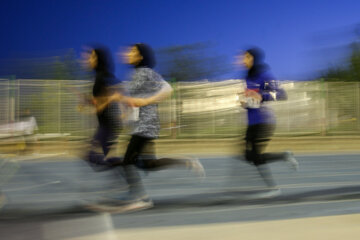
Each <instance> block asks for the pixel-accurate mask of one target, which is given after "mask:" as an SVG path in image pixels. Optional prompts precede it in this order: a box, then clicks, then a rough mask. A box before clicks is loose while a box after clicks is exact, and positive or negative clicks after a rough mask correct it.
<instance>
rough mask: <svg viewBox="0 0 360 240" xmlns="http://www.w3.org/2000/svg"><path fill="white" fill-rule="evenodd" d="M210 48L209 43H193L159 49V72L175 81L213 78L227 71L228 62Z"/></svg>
mask: <svg viewBox="0 0 360 240" xmlns="http://www.w3.org/2000/svg"><path fill="white" fill-rule="evenodd" d="M211 48H212V45H211V44H209V43H193V44H188V45H178V46H171V47H166V48H162V49H159V50H158V55H159V57H158V59H159V62H160V63H159V66H160V72H161V74H162V75H163V76H164V77H165V78H166V79H168V80H172V81H176V82H181V81H197V80H204V79H214V78H216V77H218V76H220V75H222V74H224V73H226V72H228V71H229V70H230V68H229V65H230V64H226V63H225V62H226V61H224V57H223V56H219V55H217V54H212V49H211Z"/></svg>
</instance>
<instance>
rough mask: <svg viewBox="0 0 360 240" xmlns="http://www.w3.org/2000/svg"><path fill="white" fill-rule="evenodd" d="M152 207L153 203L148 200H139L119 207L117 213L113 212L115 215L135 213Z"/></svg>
mask: <svg viewBox="0 0 360 240" xmlns="http://www.w3.org/2000/svg"><path fill="white" fill-rule="evenodd" d="M153 206H154V203H153V201H151V200H150V199H149V200H140V201H136V202H133V203H129V204H127V205H125V206H122V207H119V209H118V211H116V210H115V211H114V212H115V213H116V212H118V213H121V212H135V211H140V210H145V209H148V208H152V207H153Z"/></svg>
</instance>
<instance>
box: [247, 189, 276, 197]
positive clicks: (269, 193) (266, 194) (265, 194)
mask: <svg viewBox="0 0 360 240" xmlns="http://www.w3.org/2000/svg"><path fill="white" fill-rule="evenodd" d="M280 195H281V189H280V188H275V189H270V190H269V191H266V192H261V193H256V194H254V195H252V196H253V197H255V198H273V197H277V196H280Z"/></svg>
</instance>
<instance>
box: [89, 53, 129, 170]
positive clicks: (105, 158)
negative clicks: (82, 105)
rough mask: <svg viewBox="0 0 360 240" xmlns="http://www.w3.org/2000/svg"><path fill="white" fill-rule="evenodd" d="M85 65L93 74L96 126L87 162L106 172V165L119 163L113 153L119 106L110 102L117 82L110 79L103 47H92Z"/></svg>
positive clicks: (109, 58)
mask: <svg viewBox="0 0 360 240" xmlns="http://www.w3.org/2000/svg"><path fill="white" fill-rule="evenodd" d="M87 62H88V64H89V66H90V68H91V69H93V71H94V73H95V82H94V85H93V89H92V104H93V105H94V106H95V109H96V116H97V119H98V123H99V125H98V127H97V130H96V133H95V135H94V137H93V140H92V142H91V150H90V151H89V153H88V157H87V160H88V161H89V163H90V164H91V166H92V167H93V169H94V170H96V171H100V170H105V169H108V167H109V166H110V164H109V162H110V161H119V160H120V158H119V157H117V156H116V154H115V152H116V151H115V149H116V142H117V138H118V135H119V133H120V130H121V129H122V122H121V112H120V108H119V104H118V103H117V102H114V101H112V98H111V95H113V94H114V92H115V90H116V86H118V84H119V83H120V81H119V80H118V79H117V78H116V77H115V76H114V62H113V59H112V56H111V54H110V52H109V50H108V49H107V48H106V47H103V46H97V47H94V48H93V49H92V50H91V51H89V53H88V58H87Z"/></svg>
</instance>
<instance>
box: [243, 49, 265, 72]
mask: <svg viewBox="0 0 360 240" xmlns="http://www.w3.org/2000/svg"><path fill="white" fill-rule="evenodd" d="M246 52H247V53H249V54H250V55H251V56H253V58H254V64H253V66H252V67H251V68H250V69H249V70H248V73H247V78H254V77H256V76H258V75H259V74H261V73H263V72H264V71H266V70H267V69H268V68H269V67H268V65H266V64H265V63H264V59H265V53H264V51H263V50H261V49H260V48H257V47H254V48H250V49H248V50H246Z"/></svg>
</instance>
